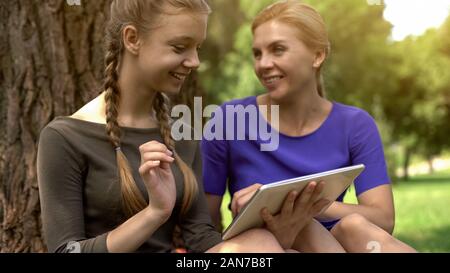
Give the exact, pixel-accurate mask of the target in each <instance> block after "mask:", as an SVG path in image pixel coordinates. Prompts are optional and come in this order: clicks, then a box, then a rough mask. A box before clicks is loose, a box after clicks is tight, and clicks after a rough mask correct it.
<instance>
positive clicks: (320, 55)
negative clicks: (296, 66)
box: [313, 50, 327, 68]
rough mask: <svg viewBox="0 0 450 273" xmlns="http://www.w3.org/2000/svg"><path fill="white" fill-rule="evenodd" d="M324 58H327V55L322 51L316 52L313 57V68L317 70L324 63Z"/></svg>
mask: <svg viewBox="0 0 450 273" xmlns="http://www.w3.org/2000/svg"><path fill="white" fill-rule="evenodd" d="M326 57H327V55H326V54H325V51H324V50H320V51H317V52H316V55H315V56H314V62H313V67H314V68H319V67H320V66H321V65H322V63H323V62H324V61H325V58H326Z"/></svg>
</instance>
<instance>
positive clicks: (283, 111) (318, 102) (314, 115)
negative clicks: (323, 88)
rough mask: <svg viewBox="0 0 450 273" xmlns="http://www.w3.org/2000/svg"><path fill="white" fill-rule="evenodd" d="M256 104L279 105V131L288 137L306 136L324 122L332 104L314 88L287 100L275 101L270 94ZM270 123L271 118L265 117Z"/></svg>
mask: <svg viewBox="0 0 450 273" xmlns="http://www.w3.org/2000/svg"><path fill="white" fill-rule="evenodd" d="M258 104H262V105H269V106H270V105H279V131H280V132H281V133H283V134H286V135H290V136H302V135H307V134H309V133H311V132H313V131H315V130H316V129H317V128H319V127H320V125H321V124H322V123H323V122H324V121H325V120H326V118H327V117H328V115H329V113H330V112H331V108H332V104H331V102H329V101H328V100H326V99H324V98H322V97H320V96H319V94H318V92H317V90H316V89H315V88H313V89H311V90H302V91H301V92H298V93H297V94H295V95H293V96H291V97H290V98H289V99H285V100H282V101H276V100H273V99H271V97H270V94H265V95H262V96H261V97H260V98H259V102H258ZM267 119H268V120H269V121H270V119H271V117H270V116H269V117H267Z"/></svg>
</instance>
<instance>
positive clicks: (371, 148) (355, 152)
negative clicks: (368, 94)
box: [349, 111, 390, 196]
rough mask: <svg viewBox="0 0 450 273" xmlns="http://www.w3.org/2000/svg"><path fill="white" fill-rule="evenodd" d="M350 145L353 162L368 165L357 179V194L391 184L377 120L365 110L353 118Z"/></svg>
mask: <svg viewBox="0 0 450 273" xmlns="http://www.w3.org/2000/svg"><path fill="white" fill-rule="evenodd" d="M349 147H350V158H351V161H352V164H353V165H357V164H364V165H365V166H366V168H365V170H364V171H363V172H362V173H361V174H360V175H359V176H358V177H357V178H356V180H355V189H356V195H357V196H358V195H360V194H362V193H364V192H365V191H368V190H370V189H373V188H375V187H378V186H381V185H384V184H390V179H389V175H388V173H387V168H386V160H385V157H384V151H383V143H382V141H381V136H380V133H379V131H378V128H377V125H376V123H375V120H374V119H373V118H372V117H371V116H370V115H369V114H368V113H367V112H365V111H360V112H359V113H358V114H357V115H355V117H354V118H353V119H352V129H351V132H350V138H349Z"/></svg>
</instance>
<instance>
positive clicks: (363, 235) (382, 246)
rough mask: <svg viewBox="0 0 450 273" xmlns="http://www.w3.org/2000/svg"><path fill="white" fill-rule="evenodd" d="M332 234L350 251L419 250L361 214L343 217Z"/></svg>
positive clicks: (332, 230)
mask: <svg viewBox="0 0 450 273" xmlns="http://www.w3.org/2000/svg"><path fill="white" fill-rule="evenodd" d="M331 234H333V235H334V237H335V238H336V239H337V240H338V241H339V242H340V243H341V245H342V246H343V247H344V248H345V250H346V251H348V252H358V253H361V252H417V251H416V250H415V249H413V248H412V247H410V246H408V245H407V244H405V243H403V242H401V241H399V240H397V239H396V238H394V237H392V235H390V234H389V233H387V232H386V231H385V230H383V229H382V228H380V227H378V226H377V225H375V224H373V223H371V222H370V221H369V220H367V219H366V218H365V217H363V216H362V215H359V214H351V215H348V216H346V217H344V218H342V219H341V220H340V221H339V222H338V223H337V224H336V225H335V226H334V227H333V228H332V229H331Z"/></svg>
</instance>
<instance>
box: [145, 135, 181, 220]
mask: <svg viewBox="0 0 450 273" xmlns="http://www.w3.org/2000/svg"><path fill="white" fill-rule="evenodd" d="M139 151H140V153H141V166H140V167H139V174H140V175H141V177H142V179H143V180H144V183H145V187H146V188H147V192H148V198H149V204H148V207H149V208H150V209H151V210H152V211H155V212H158V213H161V216H162V217H165V218H168V217H170V215H171V214H172V210H173V208H174V206H175V200H176V187H175V179H174V176H173V174H172V170H171V169H170V164H172V163H173V162H174V160H175V159H174V158H173V157H172V155H173V153H172V152H171V151H170V150H169V149H167V147H166V145H164V144H161V143H159V142H157V141H150V142H147V143H145V144H143V145H141V146H140V147H139Z"/></svg>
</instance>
